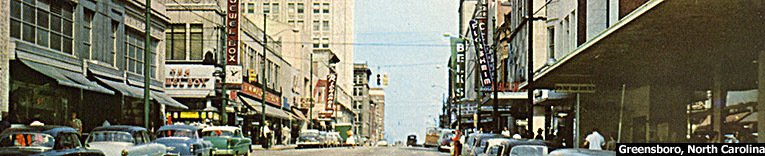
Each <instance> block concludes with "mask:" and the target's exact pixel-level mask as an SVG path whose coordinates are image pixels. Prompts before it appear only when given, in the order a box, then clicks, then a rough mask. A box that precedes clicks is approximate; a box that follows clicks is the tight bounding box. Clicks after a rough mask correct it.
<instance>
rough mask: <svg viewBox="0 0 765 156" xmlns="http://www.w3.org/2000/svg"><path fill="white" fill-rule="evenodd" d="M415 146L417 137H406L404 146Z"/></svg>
mask: <svg viewBox="0 0 765 156" xmlns="http://www.w3.org/2000/svg"><path fill="white" fill-rule="evenodd" d="M416 145H417V135H414V134H412V135H409V136H406V146H416Z"/></svg>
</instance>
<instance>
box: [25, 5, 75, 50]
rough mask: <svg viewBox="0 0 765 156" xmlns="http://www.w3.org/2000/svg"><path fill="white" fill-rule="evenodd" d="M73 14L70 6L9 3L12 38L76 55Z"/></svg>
mask: <svg viewBox="0 0 765 156" xmlns="http://www.w3.org/2000/svg"><path fill="white" fill-rule="evenodd" d="M73 10H74V7H72V6H71V5H70V3H67V2H59V1H50V0H24V1H23V2H22V1H20V0H10V11H11V12H10V16H11V17H10V19H11V20H10V27H11V28H10V31H11V32H10V34H11V37H12V38H16V39H20V40H23V41H26V42H29V43H32V44H37V45H40V46H42V47H48V48H51V49H54V50H57V51H61V52H63V53H66V54H73V50H72V47H73V45H72V43H73V40H72V34H73V31H72V26H73V25H72V23H73V22H72V21H73V20H72V19H73V12H72V11H73Z"/></svg>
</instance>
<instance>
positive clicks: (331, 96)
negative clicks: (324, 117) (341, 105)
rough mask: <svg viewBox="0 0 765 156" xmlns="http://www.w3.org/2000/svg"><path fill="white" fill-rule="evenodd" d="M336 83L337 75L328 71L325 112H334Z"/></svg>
mask: <svg viewBox="0 0 765 156" xmlns="http://www.w3.org/2000/svg"><path fill="white" fill-rule="evenodd" d="M336 81H337V73H335V72H334V71H330V73H329V75H327V88H326V90H327V91H326V92H327V97H326V100H325V102H326V104H325V109H326V110H335V109H334V108H335V82H336Z"/></svg>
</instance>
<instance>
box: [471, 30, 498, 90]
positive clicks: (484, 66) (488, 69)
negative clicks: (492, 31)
mask: <svg viewBox="0 0 765 156" xmlns="http://www.w3.org/2000/svg"><path fill="white" fill-rule="evenodd" d="M485 30H486V25H485V23H484V22H478V21H477V20H475V19H473V20H470V32H471V36H473V40H472V42H473V45H475V49H476V50H475V51H476V55H477V57H478V68H479V70H480V71H479V72H480V75H481V85H482V86H483V87H481V90H482V91H488V90H491V87H492V84H493V82H494V53H493V52H492V50H491V48H490V47H489V45H488V43H487V41H486V36H485V34H484V32H485Z"/></svg>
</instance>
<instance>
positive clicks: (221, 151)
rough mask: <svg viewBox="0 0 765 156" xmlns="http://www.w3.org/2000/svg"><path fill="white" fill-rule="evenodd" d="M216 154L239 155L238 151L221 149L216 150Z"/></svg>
mask: <svg viewBox="0 0 765 156" xmlns="http://www.w3.org/2000/svg"><path fill="white" fill-rule="evenodd" d="M215 154H216V155H218V154H223V155H233V154H237V153H236V150H234V149H220V148H219V149H215Z"/></svg>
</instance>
